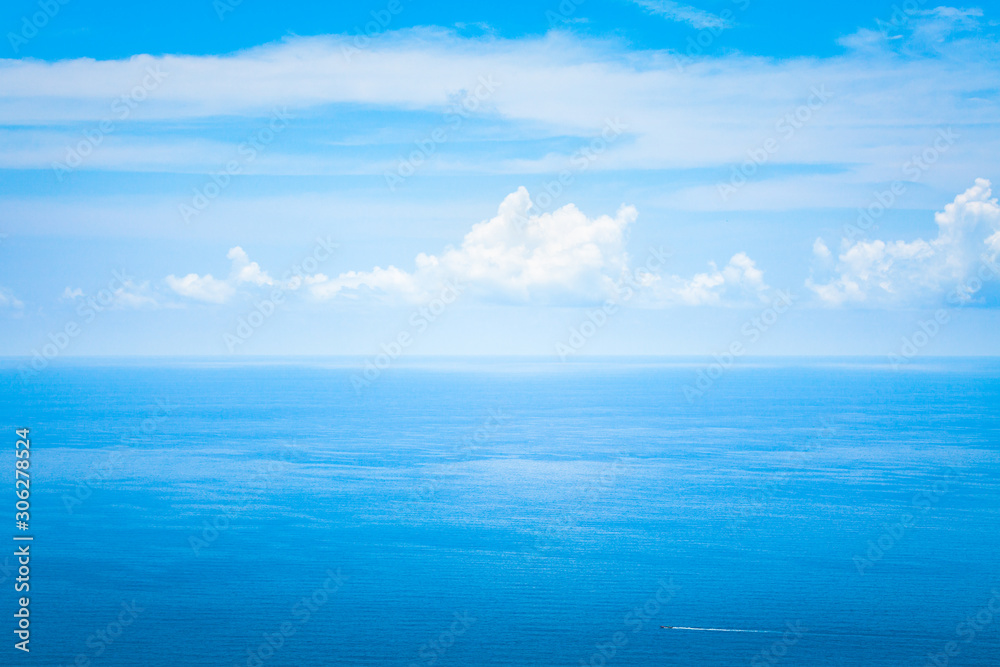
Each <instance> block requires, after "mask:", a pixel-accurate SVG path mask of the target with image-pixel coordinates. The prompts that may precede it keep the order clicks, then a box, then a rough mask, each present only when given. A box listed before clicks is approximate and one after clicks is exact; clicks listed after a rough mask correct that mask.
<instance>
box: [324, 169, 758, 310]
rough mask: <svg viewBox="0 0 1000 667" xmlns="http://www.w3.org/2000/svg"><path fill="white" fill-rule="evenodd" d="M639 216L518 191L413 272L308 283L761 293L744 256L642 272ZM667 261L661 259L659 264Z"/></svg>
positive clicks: (330, 289) (713, 296)
mask: <svg viewBox="0 0 1000 667" xmlns="http://www.w3.org/2000/svg"><path fill="white" fill-rule="evenodd" d="M637 215H638V213H637V212H636V209H635V208H634V207H632V206H625V205H622V206H621V207H620V208H619V209H618V211H617V212H616V213H615V214H614V215H613V216H612V215H601V216H598V217H595V218H590V217H587V215H585V214H584V213H583V212H581V211H580V210H579V209H578V208H577V207H576V206H574V205H573V204H567V205H565V206H563V207H561V208H559V209H556V210H555V211H552V212H551V213H543V212H541V211H539V210H538V209H537V207H536V206H535V205H534V204H533V203H532V201H531V198H530V196H529V194H528V191H527V190H526V189H525V188H524V187H521V188H518V189H517V191H516V192H513V193H511V194H509V195H507V197H506V198H505V199H504V200H503V202H502V203H501V204H500V206H499V208H498V210H497V214H496V216H494V217H493V218H491V219H489V220H485V221H483V222H480V223H478V224H476V225H473V226H472V229H470V230H469V232H468V233H467V234H466V235H465V237H464V238H463V239H462V242H461V244H460V245H459V246H457V247H452V246H449V247H447V248H445V250H444V251H443V252H441V253H440V254H438V255H428V254H426V253H420V254H419V255H417V256H416V259H415V260H414V264H415V268H414V270H413V271H405V270H403V269H400V268H398V267H395V266H391V265H390V266H388V267H386V268H382V267H375V268H374V269H372V270H371V271H348V272H345V273H341V274H340V275H339V276H337V277H335V278H328V277H326V276H322V275H317V276H315V277H314V281H313V282H312V284H311V286H310V289H311V291H312V293H313V294H314V295H315V296H317V297H319V298H325V299H329V298H333V297H338V296H339V297H348V298H358V297H359V296H360V295H362V294H377V295H381V296H387V297H396V298H402V299H405V300H412V301H420V300H423V299H426V298H429V297H430V296H431V295H432V294H434V293H435V291H437V290H440V289H441V288H442V286H443V285H445V284H446V283H447V282H449V281H453V282H455V283H458V284H460V285H462V286H463V288H467V289H468V292H469V293H471V294H475V295H477V296H478V297H480V298H482V299H484V300H490V301H502V302H507V303H534V304H550V305H553V304H558V305H574V304H581V303H593V302H599V301H603V300H605V299H615V298H617V297H618V296H619V295H620V294H621V292H622V291H623V289H624V285H625V283H626V282H627V283H628V284H629V286H630V287H631V288H632V289H637V290H641V292H642V299H639V300H637V302H639V301H641V302H643V303H645V304H648V305H658V306H665V305H681V304H686V305H728V304H734V303H742V302H745V301H746V300H747V299H748V297H749V298H750V299H751V300H755V301H756V300H759V299H762V298H763V295H764V292H765V290H767V285H766V284H765V282H764V278H763V273H762V272H761V271H760V269H758V268H757V267H756V265H755V264H754V262H753V260H751V259H750V258H749V257H747V255H746V254H744V253H737V254H736V255H734V256H733V257H732V259H730V260H729V262H728V263H727V264H726V265H725V266H724V267H723V268H721V269H719V268H717V267H716V266H715V265H714V264H712V265H711V270H710V271H709V272H706V273H699V274H696V275H695V276H693V277H691V278H683V277H681V276H676V275H664V274H660V273H655V274H654V273H650V272H648V271H647V272H642V273H641V276H642V277H641V279H640V280H636V279H635V278H634V276H635V275H636V272H635V271H633V270H632V269H631V267H630V261H629V256H628V253H627V252H626V250H625V238H626V232H627V230H628V228H629V225H631V224H632V223H633V222H634V221H635V220H636V217H637ZM658 263H659V264H661V265H662V261H661V262H658Z"/></svg>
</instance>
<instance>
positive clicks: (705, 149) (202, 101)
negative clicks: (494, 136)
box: [0, 15, 1000, 207]
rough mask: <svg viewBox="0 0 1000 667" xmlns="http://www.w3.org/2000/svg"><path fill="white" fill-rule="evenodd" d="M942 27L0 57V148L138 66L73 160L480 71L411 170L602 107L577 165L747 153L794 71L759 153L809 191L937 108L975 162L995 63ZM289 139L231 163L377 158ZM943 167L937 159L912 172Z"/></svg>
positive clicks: (384, 159)
mask: <svg viewBox="0 0 1000 667" xmlns="http://www.w3.org/2000/svg"><path fill="white" fill-rule="evenodd" d="M975 18H976V17H975V16H967V17H966V18H965V19H963V20H964V21H969V20H974V19H975ZM933 20H940V19H937V18H934V17H930V16H922V15H915V16H913V17H911V18H910V19H909V25H910V26H916V28H911V29H910V32H919V30H917V28H920V26H924V27H925V28H926V29H928V30H929V28H928V27H927V26H929V25H930V23H931V22H932V21H933ZM953 23H954V21H953ZM981 23H982V24H985V23H986V22H985V20H983V21H981ZM920 30H924V28H920ZM869 32H872V31H869ZM875 34H876V35H880V33H877V32H876V33H875ZM949 34H951V33H949ZM942 39H943V41H939V42H935V45H936V47H935V48H936V49H937V50H936V51H934V53H932V54H923V53H922V52H920V53H916V54H905V57H900V54H899V53H898V52H896V51H893V49H895V48H896V46H897V45H898V42H899V41H900V40H887V39H882V38H881V37H880V38H879V40H878V41H877V43H875V44H870V45H868V46H864V48H862V46H863V45H861V44H856V43H852V44H853V45H852V46H851V48H850V49H849V50H848V51H847V52H846V53H844V54H841V55H838V56H832V57H825V58H753V57H748V56H745V55H741V54H738V53H734V54H728V55H724V56H719V57H712V58H693V59H691V61H690V62H687V61H685V64H684V65H683V67H681V68H678V61H677V59H676V58H675V56H676V54H674V53H671V52H668V51H656V50H632V49H629V48H628V46H627V45H624V44H616V43H613V42H608V41H606V40H601V41H598V40H591V39H586V38H577V37H574V36H571V35H567V34H562V33H551V34H549V35H546V36H544V37H539V38H534V37H532V38H522V39H516V40H512V39H496V38H493V37H490V38H485V39H479V38H476V39H472V38H463V37H459V36H456V35H455V34H453V33H449V32H446V31H442V30H439V29H437V30H428V29H420V30H406V31H397V32H393V31H389V32H387V33H385V34H384V35H381V36H380V38H379V39H378V40H373V42H372V44H371V45H370V46H369V48H367V49H364V50H362V51H361V52H360V53H358V54H355V55H352V56H351V57H350V58H348V57H347V56H345V55H344V51H343V50H344V49H345V48H346V47H351V46H352V38H351V37H350V36H344V35H334V36H318V37H311V38H294V39H289V40H286V41H284V42H281V43H275V44H267V45H264V46H260V47H257V48H254V49H249V50H245V51H240V52H237V53H233V54H227V55H222V56H214V55H213V56H175V55H166V56H155V57H154V56H148V55H141V56H136V57H135V58H131V59H128V60H115V61H94V60H90V59H78V60H67V61H58V62H51V63H50V62H43V61H35V60H23V61H22V60H4V61H0V90H3V91H4V95H3V98H2V99H0V124H2V125H4V126H5V127H6V128H7V129H5V130H4V131H3V133H2V135H0V140H2V142H3V143H4V145H5V146H6V147H7V150H5V151H3V154H2V155H0V165H2V166H8V167H16V168H30V167H34V168H49V167H51V165H52V162H53V161H55V160H59V161H63V160H65V159H66V158H65V154H66V150H67V146H71V145H76V144H77V143H78V142H79V141H80V137H79V131H78V129H77V128H76V127H75V126H74V123H76V122H84V123H86V122H93V123H97V122H99V121H100V120H101V119H102V118H105V117H107V115H108V113H109V109H108V104H109V100H112V99H114V98H116V97H118V96H120V95H121V94H122V92H123V91H128V90H130V89H131V88H132V87H133V86H135V85H136V82H137V81H139V80H141V79H142V76H143V72H144V69H145V68H146V67H157V66H159V67H161V68H162V69H163V70H164V71H167V72H169V73H170V78H169V85H167V84H164V85H163V86H161V87H160V88H157V89H156V90H155V91H154V93H153V95H151V96H150V99H148V100H147V101H145V102H143V103H142V104H141V105H139V106H138V107H137V108H136V109H135V110H134V112H133V116H131V117H130V119H135V120H141V121H142V122H143V123H149V125H148V126H146V127H149V128H151V131H149V132H136V133H114V134H112V135H110V136H108V137H107V138H106V140H105V141H104V142H103V143H102V145H101V147H100V149H99V150H95V151H94V152H93V154H92V155H91V156H89V157H88V158H87V160H86V161H85V163H84V164H83V166H82V167H81V168H82V169H141V170H157V171H162V170H165V169H170V170H177V171H206V170H217V169H218V168H219V155H221V154H225V153H226V152H227V150H228V151H229V152H230V153H235V145H229V146H219V145H218V143H219V142H213V141H211V140H209V139H208V138H207V137H205V136H201V135H200V134H199V129H197V128H192V127H190V124H188V123H185V120H186V119H191V118H202V117H220V116H221V117H225V116H240V117H248V118H252V117H254V116H257V117H266V116H267V115H268V114H269V113H270V112H271V110H272V109H273V108H274V107H275V106H282V105H288V107H289V109H290V110H291V111H292V112H293V113H295V114H298V115H306V114H308V115H309V116H310V117H311V118H316V117H319V118H323V117H329V114H332V113H335V111H332V109H334V106H333V105H338V104H348V105H351V104H363V105H369V106H371V107H372V109H373V113H379V110H392V111H394V112H395V111H400V110H402V111H404V112H443V111H444V110H445V109H446V108H447V107H448V106H449V104H451V103H453V102H454V100H455V99H456V96H459V95H461V94H462V93H463V91H467V90H469V89H470V88H474V87H475V86H476V85H477V80H478V78H479V77H481V76H487V75H488V76H491V77H494V78H495V80H496V81H497V82H499V83H500V84H501V85H499V87H498V88H497V89H496V91H495V92H494V93H492V94H490V95H489V99H488V105H487V106H488V113H487V114H485V115H483V114H482V111H481V110H480V111H477V113H478V114H480V116H481V118H483V120H484V125H486V124H489V123H495V124H496V125H497V126H499V127H497V126H493V125H489V127H487V128H486V129H483V128H482V127H479V126H477V127H472V124H469V125H468V126H466V127H463V130H462V137H461V138H459V139H456V140H454V141H449V142H448V144H447V145H445V146H442V147H441V148H440V150H438V151H437V153H436V154H435V156H434V157H433V158H432V159H429V160H428V161H427V165H426V167H425V168H426V169H428V170H430V169H443V170H450V171H463V172H464V171H468V170H480V171H509V172H514V173H527V172H530V171H533V170H534V171H538V170H541V169H543V168H544V169H545V170H546V171H551V163H552V162H553V161H556V162H558V161H559V160H561V161H562V162H563V163H566V162H568V161H569V158H570V155H571V154H572V152H573V150H575V148H573V147H572V146H571V147H569V148H567V149H566V150H565V153H566V154H561V152H559V151H557V154H556V155H555V156H554V158H553V156H551V155H545V154H544V152H538V151H535V150H532V151H531V152H530V153H522V154H520V155H511V154H510V152H509V151H507V152H506V153H504V152H502V151H497V152H496V153H495V154H490V155H483V152H484V151H488V150H490V149H489V146H493V145H496V144H495V142H476V143H475V148H474V149H473V150H474V151H475V153H472V151H470V149H469V145H468V144H467V143H466V142H465V140H470V141H474V140H476V139H478V138H480V137H481V136H482V135H481V134H480V135H477V134H476V133H477V132H480V131H481V132H483V133H495V132H497V131H499V130H503V131H505V132H507V133H510V134H511V135H514V134H517V135H518V136H522V137H528V138H530V139H536V140H539V141H544V140H546V139H548V138H552V137H560V138H565V137H566V136H567V135H572V136H578V137H580V138H581V139H584V138H586V139H587V140H588V141H589V139H590V138H591V137H592V136H594V135H596V133H598V132H599V131H600V127H601V126H602V124H603V123H604V122H605V121H606V119H609V118H615V117H619V118H621V120H622V121H623V122H624V123H625V124H627V125H628V128H629V129H628V135H627V136H626V137H623V139H622V140H621V141H619V142H616V143H615V145H614V146H612V147H611V148H610V149H609V150H608V151H606V153H605V154H603V155H602V156H601V158H600V160H598V161H595V163H594V164H593V167H592V168H593V169H594V170H604V169H656V168H667V169H670V168H687V167H705V166H725V167H726V168H727V169H728V168H730V167H731V166H734V165H737V166H738V165H740V164H742V163H743V162H744V161H745V160H747V159H748V155H747V153H748V151H750V150H753V149H756V148H758V147H759V146H760V145H761V142H762V141H764V140H765V139H767V138H769V137H771V138H773V137H779V138H781V137H782V136H783V135H782V134H781V131H779V130H778V129H776V123H778V122H779V121H780V120H781V119H782V118H784V117H786V116H787V115H788V114H790V113H793V112H795V111H796V109H797V108H798V107H799V106H800V105H802V104H803V103H804V102H805V101H806V100H807V99H808V98H809V95H810V89H811V88H812V87H814V86H825V87H826V89H828V90H829V91H830V92H831V94H832V98H831V99H830V100H829V101H828V102H827V103H825V104H824V106H823V108H822V110H821V111H820V112H817V113H816V114H815V116H814V117H813V118H812V119H810V121H809V122H808V123H807V125H806V127H805V128H804V129H802V131H799V132H796V134H795V137H794V139H793V140H790V141H784V142H783V143H781V146H780V150H778V151H777V152H776V153H775V154H773V155H772V156H770V159H769V166H770V165H779V164H786V165H788V164H792V165H796V164H808V165H813V166H818V165H827V166H833V168H830V169H826V170H820V171H818V172H817V173H813V174H812V178H813V185H812V187H811V188H810V192H807V193H804V194H803V195H801V196H802V197H803V198H804V200H805V201H809V199H808V198H809V196H811V195H812V193H824V191H825V192H826V193H831V192H837V191H836V190H835V189H834V188H833V187H830V185H831V184H838V183H839V180H840V179H842V178H843V176H842V174H843V173H844V172H847V173H849V174H858V173H860V174H863V175H864V179H865V181H864V184H867V183H869V182H872V181H879V180H892V179H894V178H898V177H899V174H898V172H899V166H900V165H901V164H903V163H905V162H906V161H907V160H909V159H910V158H911V157H912V156H913V155H919V153H920V151H922V150H923V149H924V148H925V147H926V145H927V142H928V141H929V140H932V138H933V135H934V133H935V132H936V131H937V130H938V129H940V128H941V126H942V124H943V123H945V122H946V123H948V124H952V125H953V126H954V128H955V129H956V130H957V131H958V132H959V134H960V135H961V136H962V141H961V145H957V146H956V147H955V148H954V149H952V151H951V152H950V153H949V162H950V163H952V164H955V165H958V166H956V167H955V169H959V168H961V170H962V171H964V172H965V173H985V172H984V171H976V170H979V169H983V170H985V169H987V168H992V166H993V162H992V156H993V155H995V154H997V152H1000V133H998V132H997V118H1000V100H998V98H997V97H996V96H995V95H992V94H990V93H989V91H992V90H993V89H994V88H995V82H996V80H997V79H998V78H1000V48H998V46H997V44H996V43H995V41H991V40H989V39H983V40H980V41H979V42H978V43H977V45H976V47H975V48H972V47H971V46H970V45H968V44H966V43H964V42H961V40H959V41H955V39H954V38H953V37H948V38H947V39H945V38H942ZM942 54H944V56H942ZM734 100H738V102H739V103H738V104H734ZM890 101H891V103H890ZM306 110H308V111H306ZM158 121H163V122H164V123H165V124H168V127H169V131H163V132H159V131H156V130H157V129H159V128H158V126H157V125H156V123H157V122H158ZM195 125H198V126H199V127H200V124H195ZM786 128H787V125H786ZM338 138H339V139H343V137H338ZM415 138H419V137H415V136H412V132H411V131H410V128H409V127H407V128H405V129H401V128H400V121H399V118H398V117H395V118H394V119H391V120H388V119H387V120H386V122H385V124H384V125H381V126H379V127H377V129H373V128H367V129H362V130H360V131H358V132H355V133H352V136H351V137H349V139H350V141H352V142H357V143H359V144H362V145H372V146H381V147H385V146H386V145H387V144H394V143H399V144H409V143H410V142H411V141H413V139H415ZM583 143H585V142H583V141H581V145H582V144H583ZM301 146H302V144H301V143H294V142H293V143H292V144H288V143H284V142H277V143H276V144H275V145H274V146H272V147H269V149H268V151H267V153H266V154H265V155H262V156H261V157H260V159H258V160H255V161H254V164H253V165H252V166H251V167H250V168H251V169H252V170H253V171H254V173H324V174H333V173H352V174H359V173H361V174H379V175H381V174H382V173H383V172H384V171H385V170H386V169H393V168H394V167H395V165H396V162H397V160H396V158H397V156H396V155H393V154H389V155H386V151H384V150H381V151H359V153H360V155H358V156H356V157H355V156H350V157H348V156H345V155H344V154H343V152H340V151H328V150H323V151H318V150H314V149H312V148H307V149H305V151H304V152H303V149H301V148H300V147H301ZM492 158H495V159H492ZM970 170H971V171H970ZM770 176H771V177H772V180H768V178H766V177H765V174H764V173H763V172H762V173H761V174H759V175H758V177H757V178H755V179H752V180H754V183H753V184H750V185H748V187H747V188H746V190H747V194H749V191H750V190H751V189H752V188H753V187H755V186H756V185H757V184H758V182H760V183H768V182H770V183H773V182H774V180H773V179H774V178H775V174H774V173H772V174H770ZM950 178H952V177H951V176H950V174H949V172H948V170H947V169H945V168H944V167H943V166H942V167H941V168H936V169H935V171H934V172H933V173H929V174H928V175H927V176H926V179H925V181H924V182H925V183H932V182H939V181H940V180H943V179H950ZM949 187H950V188H953V187H954V185H949ZM708 189H709V190H713V192H711V196H707V197H705V198H704V199H702V200H701V201H700V205H701V206H715V207H723V204H724V203H723V202H722V201H721V200H720V199H719V197H718V196H717V195H716V194H715V193H714V185H712V186H709V188H708ZM791 189H792V188H791V187H789V184H786V183H781V185H780V187H778V188H775V189H773V190H768V191H766V192H764V193H762V194H761V197H763V198H765V199H766V200H767V201H768V202H770V203H771V204H773V203H774V202H780V203H785V202H787V201H788V199H789V197H799V196H800V195H799V193H794V194H789V192H790V190H791ZM838 194H839V193H838ZM741 196H743V195H742V194H741ZM823 196H825V197H829V196H830V195H829V194H824V195H823ZM862 196H863V195H862Z"/></svg>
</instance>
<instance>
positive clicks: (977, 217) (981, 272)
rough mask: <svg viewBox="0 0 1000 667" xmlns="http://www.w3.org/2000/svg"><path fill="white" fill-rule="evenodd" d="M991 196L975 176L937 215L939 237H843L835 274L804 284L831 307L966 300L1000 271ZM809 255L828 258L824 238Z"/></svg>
mask: <svg viewBox="0 0 1000 667" xmlns="http://www.w3.org/2000/svg"><path fill="white" fill-rule="evenodd" d="M991 195H992V191H991V185H990V182H989V181H988V180H986V179H984V178H979V179H976V182H975V185H973V186H972V187H971V188H969V189H968V190H966V191H965V192H963V193H962V194H960V195H958V196H957V197H955V200H954V201H953V202H951V203H950V204H948V205H947V206H945V207H944V210H943V211H939V212H938V213H936V214H935V216H934V221H935V222H936V223H937V226H938V235H937V237H936V238H934V239H932V240H930V241H926V240H924V239H921V238H917V239H914V240H912V241H904V240H895V241H883V240H881V239H876V240H871V241H869V240H862V241H858V242H856V243H850V242H849V241H847V240H846V239H845V240H844V241H843V243H842V249H841V252H840V255H839V257H838V261H837V262H836V265H835V267H834V268H833V275H832V276H831V277H829V278H828V279H827V280H825V281H818V280H815V279H814V278H809V279H808V280H807V281H806V286H807V287H808V288H809V289H811V290H812V291H813V292H814V293H815V294H816V295H817V297H818V298H819V299H820V301H821V302H823V303H825V304H827V305H832V306H838V305H843V304H851V303H865V304H873V305H879V304H881V305H893V304H895V305H906V304H926V303H929V302H935V301H940V300H941V299H942V298H946V297H951V299H950V300H951V301H953V302H956V303H965V302H969V301H971V300H973V299H974V298H977V297H975V294H976V293H977V292H978V291H979V289H980V288H981V286H982V281H983V280H987V279H989V278H991V277H995V275H997V273H998V269H997V267H996V259H997V256H998V254H1000V206H998V205H997V200H996V198H993V197H992V196H991ZM813 253H814V255H815V256H816V258H817V260H819V262H820V263H821V264H822V263H824V262H826V261H828V260H829V256H830V251H829V249H828V248H827V247H826V244H825V243H824V242H823V241H822V239H817V241H816V243H815V244H814V245H813Z"/></svg>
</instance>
